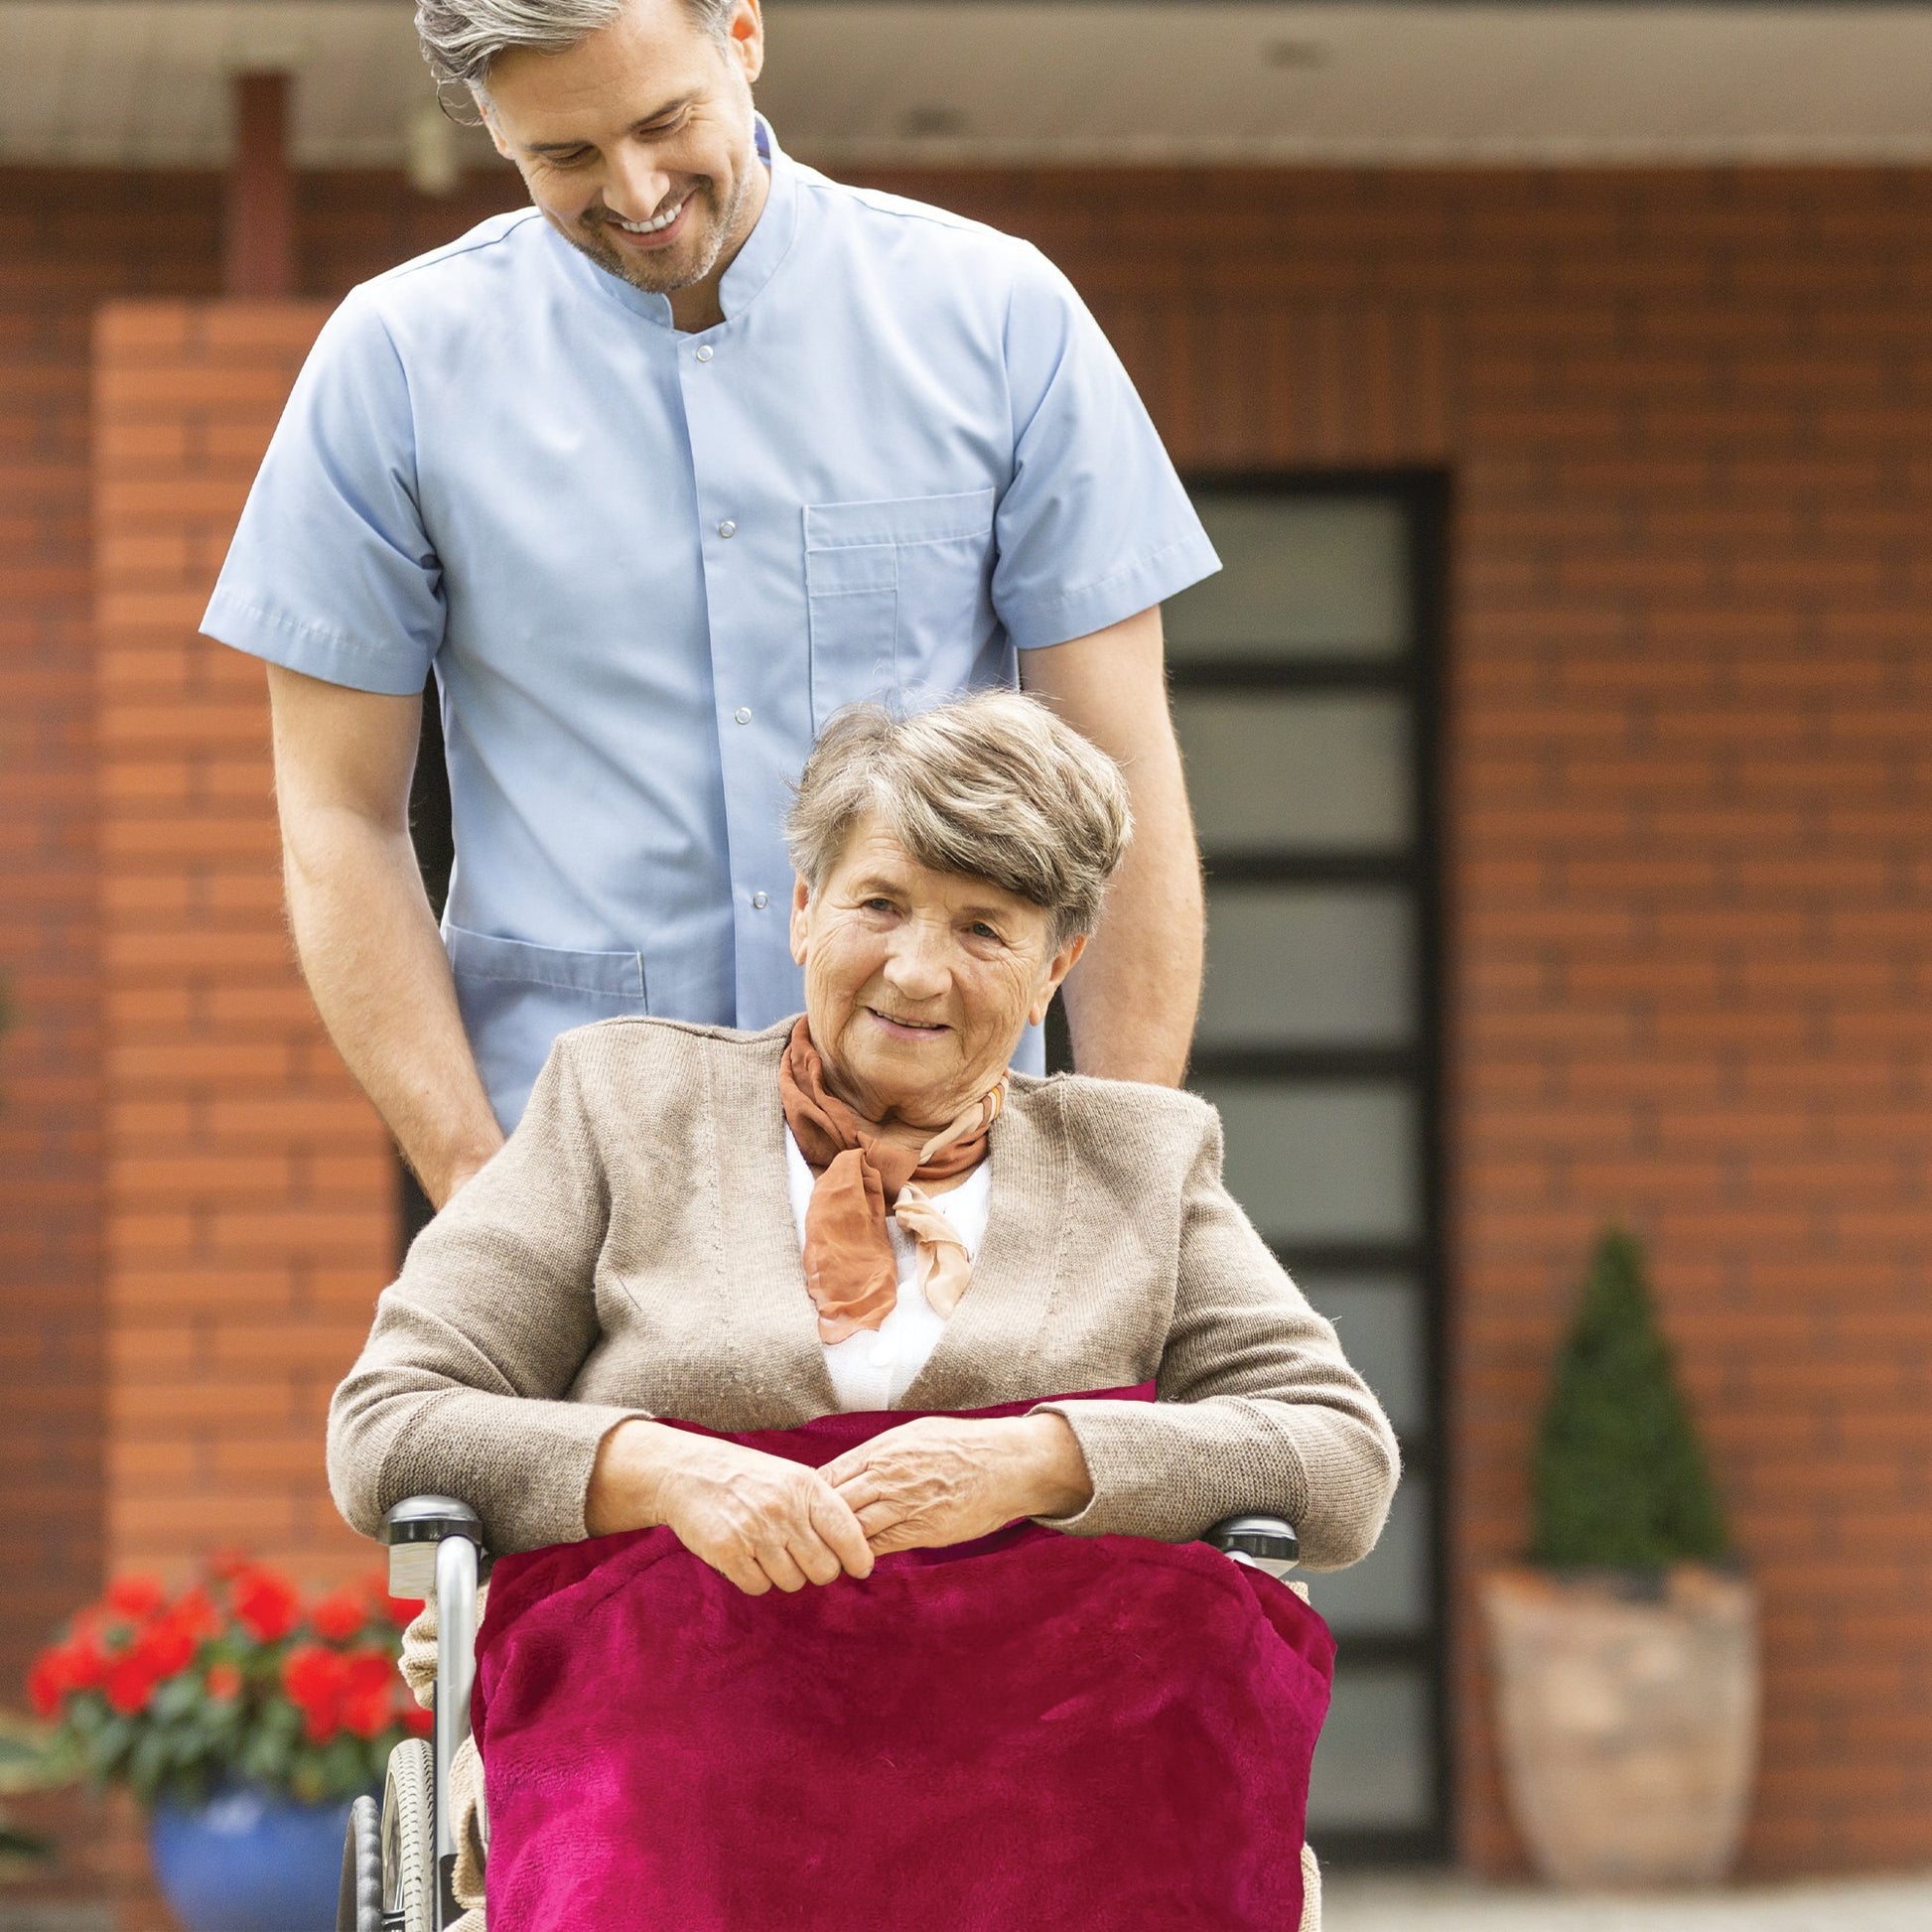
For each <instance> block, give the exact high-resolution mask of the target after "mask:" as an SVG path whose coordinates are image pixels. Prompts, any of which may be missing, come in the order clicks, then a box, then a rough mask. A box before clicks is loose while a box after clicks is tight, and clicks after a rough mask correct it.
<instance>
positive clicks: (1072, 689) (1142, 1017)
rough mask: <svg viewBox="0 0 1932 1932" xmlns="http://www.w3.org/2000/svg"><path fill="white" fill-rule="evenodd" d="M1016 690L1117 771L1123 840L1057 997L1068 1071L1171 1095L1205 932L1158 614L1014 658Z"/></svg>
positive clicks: (1183, 1056) (1193, 1005)
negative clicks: (1129, 817)
mask: <svg viewBox="0 0 1932 1932" xmlns="http://www.w3.org/2000/svg"><path fill="white" fill-rule="evenodd" d="M1020 681H1021V683H1022V684H1023V685H1024V686H1025V687H1026V689H1027V690H1028V691H1030V692H1031V693H1032V694H1033V695H1034V696H1035V697H1037V698H1041V699H1044V700H1045V702H1046V703H1048V704H1050V705H1051V706H1052V707H1053V709H1054V710H1055V711H1057V712H1058V713H1059V714H1060V716H1061V717H1062V718H1064V719H1065V720H1066V722H1067V723H1068V724H1069V725H1071V726H1072V727H1073V728H1074V730H1075V731H1078V732H1082V733H1084V734H1085V735H1086V736H1087V737H1088V738H1090V739H1092V740H1093V742H1094V743H1095V744H1096V745H1098V746H1099V747H1100V749H1101V750H1102V751H1103V752H1105V753H1107V754H1108V756H1109V757H1111V758H1114V759H1118V760H1119V761H1120V767H1121V770H1122V772H1123V773H1124V774H1125V776H1126V778H1127V790H1128V795H1129V797H1130V799H1131V800H1132V802H1133V807H1134V837H1133V841H1132V843H1131V844H1130V845H1129V846H1128V848H1127V857H1126V859H1125V860H1124V861H1123V862H1122V864H1121V868H1120V871H1119V872H1117V873H1116V874H1115V875H1114V880H1113V884H1112V885H1111V886H1109V887H1108V889H1107V903H1106V908H1105V910H1104V912H1103V913H1102V915H1101V920H1100V930H1099V931H1098V932H1096V933H1095V934H1094V936H1093V939H1092V941H1091V943H1090V944H1089V945H1088V947H1087V950H1086V952H1085V954H1084V955H1083V956H1082V958H1081V960H1080V963H1079V964H1078V965H1077V966H1076V967H1074V969H1073V971H1072V973H1071V974H1070V975H1069V977H1068V979H1067V982H1066V985H1065V987H1064V989H1063V990H1062V994H1061V997H1062V998H1063V999H1064V1000H1065V1001H1066V1018H1067V1025H1068V1028H1069V1030H1070V1031H1071V1033H1072V1035H1073V1063H1074V1065H1075V1066H1076V1067H1078V1068H1079V1070H1080V1071H1081V1072H1082V1073H1095V1074H1099V1075H1100V1076H1101V1077H1102V1078H1103V1079H1113V1080H1147V1081H1150V1082H1152V1083H1153V1084H1155V1085H1157V1086H1167V1087H1172V1086H1178V1085H1179V1084H1180V1080H1181V1076H1182V1075H1183V1074H1184V1073H1185V1072H1186V1070H1187V1049H1188V1046H1189V1045H1190V1043H1191V1042H1192V1040H1193V1036H1194V1015H1195V1012H1196V1010H1197V1009H1198V1008H1199V1006H1200V982H1201V960H1202V956H1203V953H1204V949H1205V930H1204V928H1205V920H1204V917H1203V913H1202V907H1201V876H1200V854H1199V851H1198V849H1197V848H1196V846H1195V844H1194V820H1193V814H1192V813H1191V812H1190V811H1189V810H1188V808H1187V783H1186V779H1185V777H1184V776H1183V775H1182V772H1181V768H1180V748H1179V746H1178V745H1177V744H1176V743H1175V742H1174V735H1173V720H1172V718H1171V717H1170V714H1169V710H1168V685H1167V675H1166V671H1165V669H1164V665H1163V650H1162V642H1161V613H1160V611H1159V610H1158V609H1155V610H1148V611H1143V612H1141V613H1140V614H1139V615H1138V616H1136V617H1132V618H1127V619H1124V620H1123V621H1121V622H1119V623H1116V624H1112V625H1110V626H1109V627H1108V628H1107V629H1105V630H1096V631H1094V632H1093V633H1092V634H1091V635H1090V636H1086V637H1078V638H1075V639H1074V640H1073V641H1071V642H1070V643H1065V644H1054V645H1050V646H1048V647H1047V648H1045V649H1043V650H1032V651H1027V652H1025V653H1024V654H1023V655H1022V658H1021V665H1020Z"/></svg>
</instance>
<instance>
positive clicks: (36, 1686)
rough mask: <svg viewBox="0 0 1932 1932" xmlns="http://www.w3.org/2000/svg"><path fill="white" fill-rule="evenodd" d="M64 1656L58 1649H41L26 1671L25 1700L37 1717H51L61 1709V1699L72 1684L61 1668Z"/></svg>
mask: <svg viewBox="0 0 1932 1932" xmlns="http://www.w3.org/2000/svg"><path fill="white" fill-rule="evenodd" d="M64 1661H65V1660H64V1658H63V1657H62V1654H61V1652H60V1651H58V1650H43V1651H42V1652H41V1654H40V1655H39V1656H38V1657H36V1658H35V1659H34V1667H33V1669H32V1670H30V1671H29V1672H28V1673H27V1702H28V1703H29V1704H31V1705H32V1706H33V1707H34V1716H35V1717H37V1718H52V1717H54V1716H56V1715H57V1714H58V1713H59V1711H60V1709H61V1700H62V1699H63V1698H64V1697H66V1696H67V1694H68V1693H69V1691H70V1690H71V1689H72V1688H73V1686H72V1685H71V1684H70V1683H69V1681H68V1676H67V1673H66V1671H65V1670H64V1669H63V1668H62V1665H63V1663H64Z"/></svg>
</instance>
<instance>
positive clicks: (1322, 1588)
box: [1303, 1475, 1430, 1637]
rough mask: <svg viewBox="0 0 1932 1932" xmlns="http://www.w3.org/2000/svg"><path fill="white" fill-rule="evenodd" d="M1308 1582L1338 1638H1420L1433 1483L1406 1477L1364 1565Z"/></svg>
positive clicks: (1425, 1619) (1425, 1624) (1425, 1611)
mask: <svg viewBox="0 0 1932 1932" xmlns="http://www.w3.org/2000/svg"><path fill="white" fill-rule="evenodd" d="M1303 1581H1304V1582H1306V1583H1307V1585H1308V1587H1309V1601H1310V1602H1311V1603H1312V1604H1313V1605H1314V1607H1315V1608H1316V1609H1317V1610H1319V1611H1320V1612H1321V1614H1322V1615H1323V1616H1325V1617H1326V1618H1327V1619H1328V1626H1329V1628H1330V1629H1332V1630H1333V1631H1334V1633H1335V1635H1336V1636H1337V1637H1357V1636H1376V1637H1408V1636H1421V1635H1422V1634H1423V1633H1424V1632H1425V1631H1427V1630H1428V1628H1429V1620H1430V1616H1429V1613H1430V1602H1429V1485H1428V1483H1427V1482H1426V1481H1425V1480H1424V1479H1423V1478H1422V1477H1420V1476H1414V1475H1408V1476H1404V1477H1403V1479H1402V1486H1401V1487H1400V1488H1399V1489H1397V1491H1396V1492H1395V1503H1394V1505H1393V1506H1392V1507H1391V1509H1390V1510H1389V1520H1388V1523H1387V1525H1386V1526H1385V1527H1384V1529H1383V1531H1382V1540H1381V1541H1380V1542H1379V1543H1378V1544H1376V1546H1375V1548H1374V1549H1373V1550H1372V1551H1371V1552H1370V1553H1369V1554H1368V1555H1367V1556H1366V1557H1364V1558H1363V1559H1362V1561H1361V1562H1360V1563H1358V1564H1356V1565H1355V1566H1354V1567H1353V1568H1352V1569H1349V1570H1337V1571H1335V1572H1333V1573H1332V1574H1330V1575H1328V1576H1316V1575H1314V1574H1313V1573H1312V1572H1311V1573H1310V1574H1309V1576H1308V1577H1306V1578H1305V1579H1304V1580H1303Z"/></svg>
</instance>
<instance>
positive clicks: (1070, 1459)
mask: <svg viewBox="0 0 1932 1932" xmlns="http://www.w3.org/2000/svg"><path fill="white" fill-rule="evenodd" d="M819 1474H820V1475H822V1476H823V1477H824V1478H825V1480H826V1481H827V1482H829V1483H830V1484H831V1485H832V1488H833V1490H834V1491H835V1492H836V1493H837V1494H838V1496H839V1497H840V1498H841V1499H842V1500H843V1501H844V1502H845V1503H846V1504H847V1505H849V1507H850V1508H851V1510H852V1512H853V1514H854V1515H855V1516H856V1517H857V1518H858V1521H859V1527H860V1528H861V1529H862V1530H863V1531H864V1532H865V1537H866V1543H867V1545H868V1547H869V1548H870V1549H871V1551H872V1553H873V1554H874V1555H875V1556H885V1555H887V1554H889V1553H890V1552H891V1551H894V1550H936V1549H940V1548H943V1547H944V1546H945V1545H947V1544H949V1543H968V1542H971V1541H972V1539H973V1538H974V1537H976V1536H988V1535H990V1534H991V1533H992V1532H993V1531H994V1530H997V1529H999V1528H1001V1527H1002V1526H1003V1525H1005V1524H1007V1523H1011V1522H1014V1521H1015V1520H1016V1519H1018V1518H1020V1517H1023V1516H1067V1515H1071V1514H1072V1513H1073V1512H1074V1511H1075V1510H1078V1509H1081V1508H1083V1507H1084V1506H1085V1505H1086V1503H1087V1502H1088V1501H1089V1500H1090V1498H1091V1497H1092V1495H1093V1483H1092V1480H1091V1478H1090V1477H1089V1476H1088V1473H1087V1465H1086V1458H1085V1457H1084V1456H1083V1455H1082V1454H1081V1452H1080V1445H1079V1442H1078V1440H1077V1439H1076V1438H1075V1436H1074V1434H1073V1431H1072V1430H1071V1429H1069V1428H1068V1427H1067V1425H1066V1423H1065V1422H1064V1421H1062V1420H1061V1418H1060V1417H1058V1416H1056V1415H1051V1414H1044V1415H1037V1416H1013V1417H1006V1418H999V1419H993V1420H977V1421H976V1420H968V1419H965V1418H961V1417H952V1416H921V1417H920V1418H918V1420H917V1421H914V1422H908V1423H902V1424H901V1425H900V1426H899V1427H898V1428H897V1429H890V1430H888V1431H887V1432H886V1433H885V1434H884V1435H883V1436H875V1437H874V1438H873V1439H872V1441H871V1442H869V1443H862V1444H861V1445H860V1446H859V1447H858V1448H857V1449H848V1450H847V1451H846V1452H845V1453H844V1454H843V1455H841V1456H837V1457H835V1458H834V1459H833V1460H832V1461H830V1462H828V1463H826V1464H825V1466H824V1467H823V1468H822V1469H821V1470H820V1471H819Z"/></svg>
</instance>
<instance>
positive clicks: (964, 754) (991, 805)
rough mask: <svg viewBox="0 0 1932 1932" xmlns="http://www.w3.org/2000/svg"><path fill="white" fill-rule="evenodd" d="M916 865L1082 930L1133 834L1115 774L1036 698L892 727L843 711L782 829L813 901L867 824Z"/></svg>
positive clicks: (955, 707) (884, 713)
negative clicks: (980, 885) (987, 887)
mask: <svg viewBox="0 0 1932 1932" xmlns="http://www.w3.org/2000/svg"><path fill="white" fill-rule="evenodd" d="M868 816H870V817H875V818H877V819H878V821H879V823H880V825H881V827H882V828H883V829H884V830H885V831H887V832H890V833H891V834H892V836H893V837H894V838H895V839H897V841H898V843H899V844H900V845H901V846H903V847H904V848H905V850H906V852H907V853H909V854H910V855H911V857H912V858H913V859H915V860H916V861H917V862H918V863H919V864H920V865H922V866H925V867H928V868H929V869H930V870H931V871H933V872H949V873H956V874H960V875H962V876H964V877H967V878H972V879H987V880H991V881H992V883H993V884H994V885H996V886H998V887H1001V888H1002V889H1003V890H1005V891H1006V892H1009V893H1013V894H1015V895H1016V896H1017V897H1021V898H1024V899H1028V900H1031V901H1032V903H1034V904H1035V905H1039V906H1044V907H1045V908H1046V910H1047V911H1049V912H1051V913H1052V915H1053V931H1054V944H1055V945H1056V946H1060V945H1064V944H1065V943H1066V941H1067V940H1068V939H1070V938H1072V937H1073V935H1074V934H1075V933H1078V932H1091V931H1092V930H1093V929H1094V927H1095V925H1096V924H1098V923H1099V919H1100V901H1101V899H1102V897H1104V896H1105V893H1106V890H1107V881H1108V880H1109V879H1110V878H1111V877H1112V876H1113V872H1114V869H1115V868H1116V867H1117V866H1118V865H1119V864H1120V861H1121V854H1122V853H1123V852H1125V851H1126V849H1127V841H1128V838H1129V836H1130V834H1131V832H1132V829H1133V817H1132V814H1131V813H1130V811H1129V809H1128V803H1127V781H1126V779H1125V778H1123V777H1122V776H1121V772H1120V766H1119V765H1117V764H1116V763H1115V762H1114V761H1113V759H1110V758H1109V757H1108V756H1107V755H1106V753H1105V752H1103V751H1101V750H1100V749H1099V747H1098V746H1095V745H1091V744H1089V743H1088V742H1087V740H1086V739H1084V738H1082V737H1081V736H1080V734H1079V733H1078V732H1076V731H1075V730H1073V728H1072V727H1071V726H1070V725H1063V724H1061V723H1060V721H1059V720H1058V719H1057V718H1055V717H1054V716H1053V714H1052V713H1051V712H1050V711H1048V710H1047V709H1046V707H1045V706H1044V705H1043V704H1040V703H1038V702H1037V701H1036V700H1035V699H1033V698H1028V697H1023V696H1021V694H1020V693H1019V692H1017V691H984V692H981V693H980V694H979V695H978V696H976V697H971V698H961V699H958V700H956V701H955V702H954V703H952V704H943V705H938V706H936V707H934V708H933V709H932V710H930V711H920V712H915V713H913V714H912V715H911V716H910V717H899V716H897V715H896V714H895V713H893V712H891V711H889V710H887V708H886V707H885V706H884V705H878V704H854V705H847V706H846V707H845V709H844V710H843V711H839V712H835V713H834V714H833V716H832V718H831V721H830V722H829V723H828V724H827V725H826V727H825V729H824V731H823V732H821V733H820V734H819V739H818V743H817V744H816V745H814V746H813V747H812V755H811V757H810V758H809V759H806V761H805V770H804V774H803V776H801V777H800V778H799V780H798V795H797V798H796V799H795V801H794V802H793V804H792V808H791V812H790V815H789V816H788V817H787V818H786V820H785V843H786V844H787V845H788V846H789V847H790V849H791V862H792V864H793V865H794V866H795V867H797V869H798V873H799V876H800V877H801V878H802V879H803V880H804V882H805V884H806V885H807V886H808V887H809V888H811V890H812V891H814V892H816V891H817V890H818V889H819V887H820V885H821V884H822V883H823V881H824V879H825V876H826V874H827V873H828V872H830V871H831V869H832V867H833V866H834V865H836V864H837V863H838V859H839V855H840V853H841V852H843V851H844V849H845V845H846V841H847V840H848V839H849V838H850V837H851V835H852V832H853V830H854V828H855V827H856V826H857V825H858V824H859V822H860V820H861V819H864V818H866V817H868Z"/></svg>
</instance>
